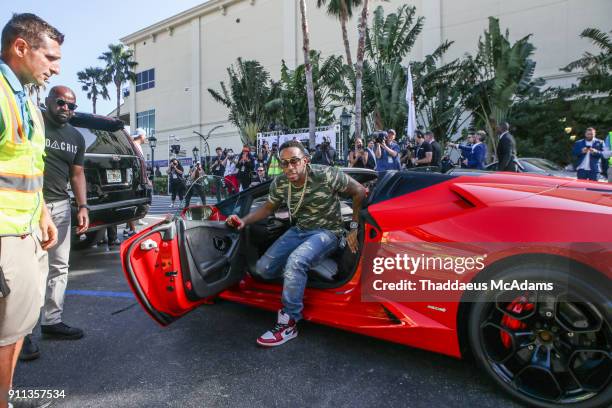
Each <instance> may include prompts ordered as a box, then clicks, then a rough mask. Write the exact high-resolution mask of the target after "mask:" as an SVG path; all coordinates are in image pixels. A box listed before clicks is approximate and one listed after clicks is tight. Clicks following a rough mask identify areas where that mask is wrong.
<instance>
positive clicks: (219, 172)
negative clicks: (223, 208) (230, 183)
mask: <svg viewBox="0 0 612 408" xmlns="http://www.w3.org/2000/svg"><path fill="white" fill-rule="evenodd" d="M215 152H216V153H217V157H215V159H214V160H213V162H212V164H211V166H210V173H211V174H212V175H213V176H215V181H214V186H215V195H216V196H217V202H219V201H221V192H222V191H223V176H224V174H225V165H224V164H223V161H224V160H225V156H224V155H223V149H221V147H217V148H216V149H215Z"/></svg>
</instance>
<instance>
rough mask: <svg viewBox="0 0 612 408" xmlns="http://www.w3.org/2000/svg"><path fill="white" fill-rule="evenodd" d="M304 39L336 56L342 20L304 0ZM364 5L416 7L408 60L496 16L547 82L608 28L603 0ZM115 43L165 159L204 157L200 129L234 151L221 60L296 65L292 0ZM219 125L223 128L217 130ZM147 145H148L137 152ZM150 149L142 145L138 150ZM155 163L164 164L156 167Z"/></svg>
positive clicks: (194, 16)
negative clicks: (587, 31) (175, 150)
mask: <svg viewBox="0 0 612 408" xmlns="http://www.w3.org/2000/svg"><path fill="white" fill-rule="evenodd" d="M306 3H307V13H308V19H309V28H310V46H311V48H312V49H316V50H320V51H321V52H322V55H323V56H327V55H331V54H336V55H342V56H344V47H343V44H342V36H341V30H340V24H339V22H338V20H336V19H335V18H334V17H332V16H329V15H327V13H326V11H325V8H322V9H318V8H317V7H316V0H307V1H306ZM370 4H371V12H370V18H371V16H372V11H373V10H374V9H375V8H376V7H377V6H379V5H381V6H382V7H383V8H384V9H385V11H386V12H387V13H390V12H393V11H395V10H397V8H398V7H399V6H400V5H402V4H410V5H414V6H416V8H417V15H420V16H424V17H425V26H424V29H423V32H422V33H421V35H420V36H419V39H418V42H417V44H416V45H415V47H414V48H413V50H412V53H411V55H410V56H409V59H415V60H421V59H422V58H423V57H424V56H425V55H427V54H428V53H430V52H431V51H432V50H433V49H435V48H436V47H437V46H438V45H439V44H440V43H441V42H442V41H444V40H451V41H454V45H453V46H452V47H451V48H450V50H449V51H448V52H447V54H446V55H445V58H446V59H448V60H451V59H454V58H457V57H460V56H462V55H464V54H465V53H468V52H469V53H471V54H474V53H475V51H476V47H477V42H478V38H479V36H481V35H482V33H483V32H484V30H485V29H486V28H487V26H488V17H489V16H495V17H497V18H499V19H500V25H501V27H502V30H504V31H505V30H506V28H508V29H509V30H510V37H511V40H512V41H515V40H517V39H519V38H521V37H523V36H525V35H527V34H533V36H532V39H531V41H532V42H533V44H534V45H535V46H536V52H535V55H534V59H535V60H536V62H537V67H536V72H535V75H536V77H543V78H544V79H546V80H547V82H548V83H549V84H550V85H564V86H567V85H570V84H572V83H574V82H575V81H576V74H573V73H572V74H568V73H564V72H562V71H560V70H559V68H561V67H563V66H565V65H567V64H568V63H569V62H571V61H573V60H575V59H577V58H578V57H579V56H580V55H582V53H583V52H584V51H585V50H587V49H590V47H591V45H590V44H589V43H588V42H587V41H586V40H583V39H580V38H579V34H580V32H581V31H582V30H583V29H584V28H587V27H595V28H598V29H601V30H604V31H608V30H609V20H610V17H612V1H610V0H512V1H507V0H408V1H406V0H391V1H388V2H381V1H376V0H370ZM357 22H358V13H356V15H354V16H353V18H352V20H350V21H349V27H348V28H349V35H350V42H351V50H352V55H353V59H355V58H356V47H357ZM121 41H122V42H123V43H124V44H126V45H128V46H129V47H130V48H132V49H133V50H134V55H135V59H136V61H137V62H138V67H137V74H138V80H137V83H136V84H131V85H130V95H129V97H127V98H126V99H125V108H126V109H128V110H129V112H130V126H131V128H132V129H135V128H136V127H145V128H148V129H151V131H154V133H155V136H156V137H157V139H158V143H157V148H156V150H155V159H156V161H157V160H161V159H164V160H165V159H167V158H168V155H169V153H168V150H169V149H168V141H170V144H180V145H181V149H182V150H185V152H186V155H187V157H191V150H192V149H193V147H197V148H198V149H200V150H201V151H200V154H201V155H204V154H205V153H206V152H205V151H204V150H205V149H204V146H205V144H204V145H202V143H201V142H200V138H199V137H198V136H197V135H196V134H194V133H193V132H194V131H197V132H199V133H202V134H204V135H207V134H208V133H209V132H210V131H211V130H212V129H213V128H217V129H215V130H214V131H213V132H212V134H211V137H210V139H209V141H208V143H209V145H210V149H211V153H212V154H214V149H215V147H217V146H221V147H224V148H226V147H227V148H232V149H234V151H238V150H239V149H240V147H241V142H240V138H239V136H238V131H237V129H236V128H235V127H234V126H232V125H231V124H230V123H229V122H228V121H227V116H228V111H227V109H226V108H225V107H224V106H222V105H221V104H219V103H217V102H215V101H214V100H213V99H212V97H211V96H210V94H209V93H208V91H207V89H208V88H213V89H216V90H219V89H220V86H219V83H220V82H221V81H225V82H226V83H227V79H228V78H227V71H226V69H227V67H229V66H230V65H231V64H233V63H234V62H235V61H236V59H237V58H238V57H241V58H242V59H245V60H249V59H254V60H258V61H259V62H260V63H261V64H262V65H263V66H264V67H265V68H266V69H267V70H268V71H269V72H270V74H271V75H272V77H273V78H274V79H277V78H278V76H279V75H280V64H281V60H285V62H286V63H287V65H288V66H289V67H295V66H297V65H299V64H301V63H302V62H303V52H302V48H301V46H302V35H301V22H300V11H299V6H298V0H209V1H208V2H205V3H203V4H201V5H199V6H196V7H194V8H192V9H189V10H187V11H184V12H182V13H180V14H177V15H175V16H172V17H170V18H167V19H165V20H163V21H160V22H158V23H156V24H153V25H151V26H149V27H146V28H144V29H142V30H140V31H137V32H135V33H133V34H130V35H128V36H126V37H124V38H122V39H121ZM219 125H222V127H218V126H219ZM145 150H149V149H145ZM145 153H146V154H147V155H149V153H150V151H148V152H145ZM162 167H163V166H162Z"/></svg>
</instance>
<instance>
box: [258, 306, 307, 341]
mask: <svg viewBox="0 0 612 408" xmlns="http://www.w3.org/2000/svg"><path fill="white" fill-rule="evenodd" d="M297 335H298V330H297V324H296V322H295V320H293V319H292V318H290V317H289V315H288V314H287V313H285V312H283V311H282V310H279V311H278V320H277V323H276V326H274V328H273V329H272V330H268V331H267V332H265V333H264V334H262V335H261V336H259V338H258V339H257V344H259V345H260V346H263V347H274V346H280V345H281V344H283V343H286V342H288V341H289V340H291V339H294V338H296V337H297Z"/></svg>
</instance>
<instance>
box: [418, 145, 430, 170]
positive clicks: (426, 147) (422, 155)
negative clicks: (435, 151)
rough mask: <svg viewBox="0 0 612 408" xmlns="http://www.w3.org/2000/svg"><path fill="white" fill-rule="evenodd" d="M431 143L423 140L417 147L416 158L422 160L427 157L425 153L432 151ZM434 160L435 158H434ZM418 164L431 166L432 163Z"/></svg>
mask: <svg viewBox="0 0 612 408" xmlns="http://www.w3.org/2000/svg"><path fill="white" fill-rule="evenodd" d="M431 151H432V149H431V145H430V144H429V143H427V142H423V143H422V144H421V145H420V146H417V149H416V158H417V160H421V159H424V158H425V153H428V152H431ZM432 161H433V160H432ZM417 166H431V164H430V163H427V164H424V163H421V164H418V165H417Z"/></svg>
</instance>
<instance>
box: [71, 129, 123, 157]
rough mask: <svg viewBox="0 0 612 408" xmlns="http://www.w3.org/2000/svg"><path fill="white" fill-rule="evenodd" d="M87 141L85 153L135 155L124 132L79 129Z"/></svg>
mask: <svg viewBox="0 0 612 408" xmlns="http://www.w3.org/2000/svg"><path fill="white" fill-rule="evenodd" d="M77 129H78V130H79V132H81V134H82V135H83V138H84V139H85V153H96V154H118V155H129V156H133V155H134V150H133V149H132V146H131V145H130V142H129V140H128V139H127V137H126V135H125V133H124V132H123V131H122V130H116V131H114V132H111V131H108V130H98V129H87V128H77Z"/></svg>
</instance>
